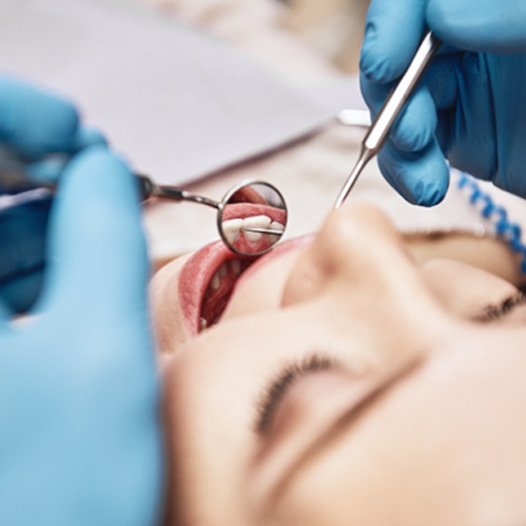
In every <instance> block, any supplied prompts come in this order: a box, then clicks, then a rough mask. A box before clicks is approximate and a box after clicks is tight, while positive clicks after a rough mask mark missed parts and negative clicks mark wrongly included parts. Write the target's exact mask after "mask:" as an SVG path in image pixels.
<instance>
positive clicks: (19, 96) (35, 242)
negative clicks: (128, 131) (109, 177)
mask: <svg viewBox="0 0 526 526" xmlns="http://www.w3.org/2000/svg"><path fill="white" fill-rule="evenodd" d="M96 144H105V139H104V137H103V136H102V135H101V134H100V133H99V132H98V131H96V130H93V129H88V128H85V127H82V126H81V124H80V121H79V115H78V112H77V110H76V109H75V107H74V106H73V105H72V104H71V103H70V102H68V101H66V100H63V99H61V98H58V97H56V96H54V95H52V94H49V93H47V92H44V91H41V90H40V89H37V88H35V87H32V86H29V85H27V84H25V83H23V82H21V81H18V80H14V79H11V78H9V77H5V76H1V75H0V194H1V193H2V192H4V191H7V190H8V189H6V188H4V187H3V185H2V183H3V182H4V183H5V181H4V180H3V177H2V173H1V169H2V168H5V167H6V166H9V167H11V168H13V167H15V168H20V169H21V171H23V172H27V173H28V174H29V175H30V176H31V177H32V178H33V179H35V180H36V181H37V182H38V181H40V180H45V181H51V180H56V178H57V177H58V174H59V173H60V172H61V171H62V169H63V167H64V163H65V161H66V160H67V159H69V158H70V157H71V156H73V155H75V154H76V153H77V152H79V151H81V150H82V149H84V148H86V147H89V146H93V145H96ZM57 154H60V157H59V156H57ZM50 155H52V156H53V157H51V158H50V157H49V156H50ZM48 209H49V202H47V203H46V202H42V203H40V204H34V205H26V206H23V207H21V208H18V209H16V210H11V211H9V213H7V214H0V298H2V299H3V300H4V301H6V302H7V303H8V304H9V306H10V307H11V308H13V309H16V310H17V311H18V312H23V311H25V310H27V309H28V308H30V307H31V305H32V304H33V303H34V301H35V299H36V297H37V296H38V293H39V291H40V282H41V279H42V269H43V267H44V258H45V251H44V248H45V232H46V225H47V211H48Z"/></svg>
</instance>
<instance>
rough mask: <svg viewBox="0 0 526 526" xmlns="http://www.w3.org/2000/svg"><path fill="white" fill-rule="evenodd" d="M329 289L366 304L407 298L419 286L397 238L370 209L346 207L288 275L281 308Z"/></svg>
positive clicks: (336, 213) (332, 216)
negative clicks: (378, 299) (348, 293)
mask: <svg viewBox="0 0 526 526" xmlns="http://www.w3.org/2000/svg"><path fill="white" fill-rule="evenodd" d="M331 286H336V287H340V288H341V289H349V291H351V292H352V294H354V295H356V294H359V293H361V294H363V295H365V296H367V297H368V298H370V297H371V296H374V295H377V297H385V296H386V294H388V293H391V295H392V294H395V295H396V296H399V295H403V296H407V293H408V289H409V290H411V289H413V288H414V287H415V286H416V287H420V286H421V279H420V278H419V276H418V272H417V271H416V265H415V263H414V261H413V259H412V258H411V256H410V255H409V252H408V251H407V249H406V248H405V244H404V242H403V240H402V238H401V236H400V234H399V233H398V232H397V231H396V229H395V228H394V226H393V224H392V223H391V222H390V220H389V219H388V218H387V217H386V216H385V214H383V213H382V212H381V211H380V210H378V209H377V208H376V207H374V206H372V205H368V204H352V205H351V204H349V205H347V206H344V207H341V208H340V209H338V210H336V211H334V212H332V213H331V214H330V215H329V216H328V218H327V219H326V221H325V223H324V225H323V227H322V228H321V230H320V232H319V233H318V235H317V236H316V237H315V239H314V242H313V243H312V245H311V246H310V247H309V248H308V249H307V252H306V253H305V255H304V257H302V258H300V259H299V261H298V263H297V265H296V268H295V269H294V270H293V272H292V273H291V274H290V278H289V280H288V282H287V284H286V286H285V290H284V295H283V303H284V304H285V305H291V304H294V303H297V302H303V301H308V300H309V299H312V298H313V297H315V296H316V295H318V294H320V293H322V292H323V291H324V290H325V289H326V288H327V287H331Z"/></svg>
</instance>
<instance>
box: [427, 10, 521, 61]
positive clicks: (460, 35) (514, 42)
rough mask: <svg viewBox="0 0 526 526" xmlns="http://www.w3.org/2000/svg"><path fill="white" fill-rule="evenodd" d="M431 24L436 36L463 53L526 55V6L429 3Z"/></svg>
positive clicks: (428, 17)
mask: <svg viewBox="0 0 526 526" xmlns="http://www.w3.org/2000/svg"><path fill="white" fill-rule="evenodd" d="M426 17H427V21H428V24H429V27H430V28H431V30H432V31H433V32H434V33H435V35H436V36H437V37H438V38H440V39H442V40H443V41H444V42H446V43H448V44H451V45H453V46H457V47H459V48H461V49H465V50H470V51H483V52H505V53H516V52H525V51H526V2H523V1H521V0H518V1H517V0H499V1H498V2H496V1H495V0H477V1H476V2H473V0H429V3H428V6H427V14H426Z"/></svg>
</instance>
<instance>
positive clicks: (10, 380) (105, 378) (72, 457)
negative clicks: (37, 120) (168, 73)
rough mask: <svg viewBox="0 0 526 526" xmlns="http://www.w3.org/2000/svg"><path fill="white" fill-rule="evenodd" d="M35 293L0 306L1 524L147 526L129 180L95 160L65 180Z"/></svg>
mask: <svg viewBox="0 0 526 526" xmlns="http://www.w3.org/2000/svg"><path fill="white" fill-rule="evenodd" d="M49 255H50V263H49V266H48V268H47V269H46V273H45V288H44V293H43V295H42V296H41V298H40V301H39V303H38V305H37V307H36V308H35V309H34V310H33V313H35V314H37V315H38V316H36V317H35V319H30V320H28V321H27V322H26V323H24V324H23V325H22V326H20V327H15V326H13V325H12V324H11V322H10V321H9V320H10V317H11V312H10V311H9V308H8V306H7V305H5V304H0V349H2V352H1V353H0V415H1V418H0V419H1V421H2V433H1V434H0V465H2V477H1V478H0V502H2V506H0V524H39V525H42V526H46V525H50V526H51V525H53V526H56V525H58V524H75V525H76V526H80V525H83V524H85V525H90V526H92V525H93V524H97V525H99V526H104V525H108V526H109V525H111V526H114V525H116V524H126V525H127V526H133V525H146V524H148V525H149V524H156V521H157V520H158V518H159V508H160V504H161V483H162V469H161V464H162V462H161V435H160V424H159V415H158V403H159V391H158V382H157V377H156V373H155V364H154V351H153V344H152V338H151V333H150V324H149V318H148V312H147V301H146V286H147V279H148V262H147V256H146V248H145V241H144V237H143V235H142V230H141V219H140V208H139V198H138V195H137V188H136V184H135V180H134V178H133V177H132V175H131V174H130V172H129V171H128V169H127V167H126V166H125V165H124V164H123V163H122V162H121V161H120V160H119V159H118V158H116V157H115V156H114V155H112V154H110V153H109V152H107V151H106V150H105V149H102V148H94V149H89V150H87V151H86V152H85V153H81V154H79V155H78V156H77V157H76V158H75V159H74V160H73V161H72V162H71V163H70V164H69V165H68V167H67V168H66V172H65V173H64V176H63V180H61V184H60V187H59V190H58V194H57V197H56V201H55V202H54V204H53V210H52V217H51V224H50V247H49Z"/></svg>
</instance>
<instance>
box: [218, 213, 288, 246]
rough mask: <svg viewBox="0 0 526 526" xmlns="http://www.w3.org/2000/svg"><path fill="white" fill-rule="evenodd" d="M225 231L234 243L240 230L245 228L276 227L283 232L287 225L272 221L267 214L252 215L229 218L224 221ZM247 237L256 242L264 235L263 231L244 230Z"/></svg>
mask: <svg viewBox="0 0 526 526" xmlns="http://www.w3.org/2000/svg"><path fill="white" fill-rule="evenodd" d="M222 228H223V233H224V235H225V237H226V239H227V241H228V242H229V243H234V241H235V239H236V238H237V236H238V234H239V232H240V231H242V230H243V229H244V228H254V229H255V228H267V229H268V228H275V229H276V230H279V231H280V232H283V230H284V229H285V227H284V226H283V225H282V224H281V223H278V222H277V221H272V220H271V219H270V217H268V216H266V215H259V216H251V217H246V218H245V219H240V218H237V219H228V220H227V221H223V223H222ZM243 233H244V235H245V237H246V239H247V240H248V241H250V242H256V241H259V240H260V239H261V236H262V235H263V234H262V233H261V232H248V231H245V232H243Z"/></svg>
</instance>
